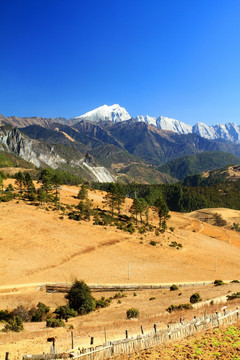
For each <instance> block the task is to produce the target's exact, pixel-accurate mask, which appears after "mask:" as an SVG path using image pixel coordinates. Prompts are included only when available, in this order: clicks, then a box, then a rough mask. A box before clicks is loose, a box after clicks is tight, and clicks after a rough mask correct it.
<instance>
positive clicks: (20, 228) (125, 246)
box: [0, 180, 240, 358]
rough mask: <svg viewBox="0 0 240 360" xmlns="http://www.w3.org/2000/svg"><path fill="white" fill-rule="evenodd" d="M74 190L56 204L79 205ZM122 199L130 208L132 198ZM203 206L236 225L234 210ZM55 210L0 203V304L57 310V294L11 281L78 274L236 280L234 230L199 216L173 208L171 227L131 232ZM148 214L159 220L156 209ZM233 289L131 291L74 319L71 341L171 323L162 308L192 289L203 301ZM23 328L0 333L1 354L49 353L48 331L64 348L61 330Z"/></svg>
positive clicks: (94, 195) (105, 280)
mask: <svg viewBox="0 0 240 360" xmlns="http://www.w3.org/2000/svg"><path fill="white" fill-rule="evenodd" d="M8 182H9V180H8ZM11 182H13V181H11ZM78 190H79V189H78V188H77V187H67V186H64V187H63V189H62V194H61V195H62V202H63V203H65V204H69V205H70V204H77V203H78V200H77V199H76V198H75V196H76V195H77V193H78ZM103 195H104V194H103V193H102V192H99V191H95V192H91V193H90V199H92V200H93V202H94V204H96V205H98V206H100V207H102V206H104V204H103ZM127 201H128V206H127V208H128V209H129V206H130V202H131V200H130V199H127ZM124 210H125V211H126V208H125V209H124ZM205 211H209V213H211V212H213V211H214V212H218V213H220V214H221V215H222V217H223V218H224V219H226V221H227V222H228V223H229V224H232V223H233V222H238V223H240V217H239V215H240V212H238V211H236V210H230V209H211V210H209V209H205ZM61 215H62V214H61V213H59V211H52V210H51V211H46V209H44V208H41V207H34V206H32V205H30V204H26V203H24V202H23V201H19V202H18V203H17V202H16V201H13V202H10V203H1V204H0V249H1V252H0V261H1V267H0V285H1V286H2V287H6V286H8V285H10V288H8V289H6V288H4V289H3V288H2V289H1V288H0V304H1V308H4V307H9V308H13V307H16V306H18V305H19V304H22V305H24V306H26V307H30V306H32V305H36V303H37V302H38V301H43V302H45V303H46V304H49V305H50V306H51V307H52V308H55V307H56V306H57V305H60V304H63V303H64V301H65V300H64V296H63V294H55V295H53V294H45V293H44V292H42V291H38V292H35V291H33V289H34V287H32V288H31V287H30V286H29V288H27V287H25V288H21V289H18V291H12V290H13V289H14V285H17V284H25V285H28V284H35V283H48V282H63V283H65V282H67V283H69V282H72V281H73V280H74V279H75V278H78V279H84V280H85V281H86V282H87V283H89V284H90V283H92V284H159V283H170V284H172V283H179V282H194V281H207V280H215V279H223V280H232V279H240V268H239V257H240V233H237V232H235V231H233V230H229V229H225V228H219V227H215V226H212V225H211V224H208V223H205V222H202V221H199V220H198V218H199V217H198V215H197V213H195V214H193V213H192V214H179V213H171V219H170V220H169V222H168V225H169V227H174V229H175V230H174V231H173V232H172V231H170V230H167V231H166V233H165V234H164V235H160V236H156V235H155V234H154V232H151V233H147V234H143V235H141V234H137V233H134V234H133V235H131V234H128V233H125V232H122V231H121V230H117V229H116V228H114V227H111V226H107V227H102V226H94V225H92V223H91V222H83V221H82V222H76V221H73V220H69V219H68V218H67V217H66V216H64V215H63V219H61V218H60V216H61ZM150 217H151V219H150V220H151V221H152V222H153V223H155V224H157V219H156V218H155V216H154V214H151V215H150ZM151 240H154V241H156V242H157V246H151V245H150V244H149V243H150V241H151ZM171 241H176V242H178V243H181V244H182V245H183V248H182V249H180V250H176V248H171V247H169V244H170V243H171ZM215 257H216V259H217V271H215ZM129 264H130V279H128V275H129V274H128V269H129ZM238 287H239V285H238V284H235V285H233V284H231V285H225V286H224V287H219V288H215V287H213V286H209V287H206V288H204V289H203V288H199V289H197V288H194V289H190V288H184V289H181V291H179V292H182V293H183V295H181V296H178V293H179V292H174V293H171V292H169V290H151V291H150V290H148V291H145V292H139V293H138V292H137V293H138V295H137V297H133V294H132V293H129V295H128V297H127V298H124V299H123V300H122V303H121V304H118V303H117V302H116V301H114V303H112V304H111V306H110V307H109V308H107V309H102V310H100V311H99V312H97V313H93V314H89V315H88V316H84V317H81V318H77V319H72V320H70V321H69V323H70V324H73V325H74V328H75V330H74V332H75V335H76V341H78V343H79V344H82V345H88V340H89V336H95V338H96V341H98V342H102V341H103V328H104V327H105V328H107V334H108V336H109V337H110V338H118V337H122V336H124V331H125V328H126V326H128V329H129V331H130V333H131V332H132V333H136V332H138V331H139V328H140V325H141V324H143V326H144V327H146V329H149V328H151V327H152V325H153V323H158V324H159V326H160V324H163V322H167V321H170V320H171V319H172V316H173V315H168V314H167V313H166V312H165V309H166V307H167V306H169V305H171V303H183V302H187V300H188V299H189V296H190V295H191V294H190V293H193V292H195V289H196V291H197V290H199V291H200V292H201V295H202V297H203V298H204V299H207V298H212V297H216V296H220V295H226V293H227V291H229V290H232V291H239V288H238ZM99 296H100V295H99ZM107 296H108V295H107ZM109 296H110V295H109ZM150 297H156V300H153V301H149V298H150ZM132 306H136V307H138V308H139V309H140V312H141V316H140V319H139V320H138V321H132V322H130V321H127V320H126V318H125V317H126V316H125V314H126V310H127V308H129V307H132ZM189 314H190V315H191V316H192V314H191V313H189ZM177 316H179V315H177ZM25 328H26V330H25V331H24V332H23V333H21V334H10V335H5V334H1V336H0V353H4V352H5V351H11V353H12V354H13V356H16V358H17V357H18V356H20V355H21V354H23V353H41V352H43V351H45V352H47V351H48V350H49V344H48V343H46V338H47V337H48V335H51V336H52V335H53V334H55V335H56V336H57V339H58V340H57V343H58V344H59V347H58V349H59V350H61V347H62V350H64V349H66V348H67V347H69V346H70V334H69V330H67V329H57V330H47V329H46V328H45V324H43V323H41V324H30V323H28V324H26V325H25ZM19 354H20V355H19Z"/></svg>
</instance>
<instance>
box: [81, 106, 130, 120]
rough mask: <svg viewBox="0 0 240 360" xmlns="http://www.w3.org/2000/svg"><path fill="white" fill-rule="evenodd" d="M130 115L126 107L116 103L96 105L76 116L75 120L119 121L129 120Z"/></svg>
mask: <svg viewBox="0 0 240 360" xmlns="http://www.w3.org/2000/svg"><path fill="white" fill-rule="evenodd" d="M130 118H131V116H130V115H129V113H128V112H127V110H126V109H124V108H123V107H121V106H120V105H118V104H114V105H112V106H108V105H103V106H100V107H98V108H97V109H95V110H92V111H89V112H87V113H86V114H83V115H81V116H77V117H76V118H75V119H76V120H78V121H79V120H88V121H94V122H98V121H113V122H119V121H124V120H129V119H130Z"/></svg>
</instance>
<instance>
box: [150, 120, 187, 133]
mask: <svg viewBox="0 0 240 360" xmlns="http://www.w3.org/2000/svg"><path fill="white" fill-rule="evenodd" d="M156 125H157V127H158V128H159V129H162V130H170V131H174V132H177V133H178V134H189V133H191V132H192V126H191V125H187V124H185V123H183V122H182V121H179V120H175V119H171V118H168V117H164V116H159V117H158V118H157V119H156Z"/></svg>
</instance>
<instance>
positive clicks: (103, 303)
mask: <svg viewBox="0 0 240 360" xmlns="http://www.w3.org/2000/svg"><path fill="white" fill-rule="evenodd" d="M110 303H111V299H105V297H103V296H102V297H101V299H100V300H96V308H97V309H98V308H105V307H108V306H109V305H110Z"/></svg>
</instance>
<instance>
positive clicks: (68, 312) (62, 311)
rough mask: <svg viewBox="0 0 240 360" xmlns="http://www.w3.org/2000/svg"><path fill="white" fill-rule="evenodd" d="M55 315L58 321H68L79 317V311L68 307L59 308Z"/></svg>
mask: <svg viewBox="0 0 240 360" xmlns="http://www.w3.org/2000/svg"><path fill="white" fill-rule="evenodd" d="M54 314H56V315H57V319H64V320H68V319H69V318H71V317H76V316H77V314H78V313H77V311H75V310H73V309H71V308H70V307H69V306H68V305H63V306H58V307H57V308H56V310H55V311H54Z"/></svg>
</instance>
